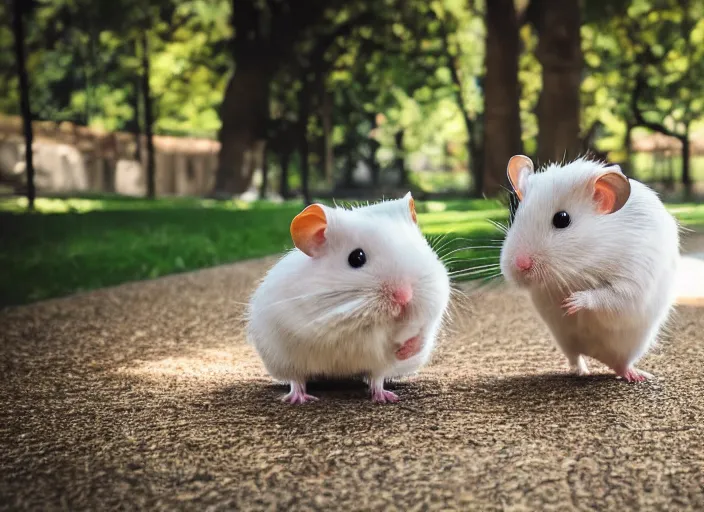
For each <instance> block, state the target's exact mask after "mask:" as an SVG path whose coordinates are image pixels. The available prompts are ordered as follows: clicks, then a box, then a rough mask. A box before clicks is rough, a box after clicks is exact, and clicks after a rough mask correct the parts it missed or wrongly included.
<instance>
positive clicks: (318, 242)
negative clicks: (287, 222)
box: [291, 204, 328, 258]
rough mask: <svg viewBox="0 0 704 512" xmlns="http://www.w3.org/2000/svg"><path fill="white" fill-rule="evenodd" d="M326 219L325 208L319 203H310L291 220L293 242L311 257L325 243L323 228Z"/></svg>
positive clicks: (318, 253) (325, 225)
mask: <svg viewBox="0 0 704 512" xmlns="http://www.w3.org/2000/svg"><path fill="white" fill-rule="evenodd" d="M327 227H328V220H327V218H326V217H325V210H323V207H322V206H321V205H319V204H312V205H310V206H308V207H307V208H306V209H305V210H303V211H302V212H301V213H299V214H298V215H296V217H294V219H293V221H291V238H292V239H293V244H294V245H295V246H296V247H297V248H298V249H300V250H301V252H303V253H305V254H307V255H308V256H310V257H311V258H314V257H316V256H318V255H320V252H321V249H322V246H323V244H324V243H325V229H326V228H327Z"/></svg>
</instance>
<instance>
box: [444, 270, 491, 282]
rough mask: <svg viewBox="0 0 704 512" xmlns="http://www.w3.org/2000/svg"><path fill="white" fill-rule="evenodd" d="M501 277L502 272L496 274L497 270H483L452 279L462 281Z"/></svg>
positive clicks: (458, 275) (457, 275)
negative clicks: (473, 278) (464, 279)
mask: <svg viewBox="0 0 704 512" xmlns="http://www.w3.org/2000/svg"><path fill="white" fill-rule="evenodd" d="M487 274H488V275H487ZM499 275H501V273H500V272H496V270H495V269H483V270H476V271H473V272H465V273H462V274H456V275H453V276H452V279H455V280H456V279H461V278H463V277H475V278H480V277H481V278H494V277H497V276H499Z"/></svg>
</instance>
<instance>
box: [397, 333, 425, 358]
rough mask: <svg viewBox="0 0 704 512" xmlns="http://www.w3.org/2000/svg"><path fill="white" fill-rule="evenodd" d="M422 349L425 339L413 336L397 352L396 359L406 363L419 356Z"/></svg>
mask: <svg viewBox="0 0 704 512" xmlns="http://www.w3.org/2000/svg"><path fill="white" fill-rule="evenodd" d="M422 348H423V339H422V338H421V337H420V336H413V337H412V338H409V339H407V340H406V341H404V342H403V345H401V348H399V349H397V350H396V358H397V359H399V360H400V361H405V360H406V359H410V358H411V357H413V356H415V355H416V354H418V353H419V352H420V350H421V349H422Z"/></svg>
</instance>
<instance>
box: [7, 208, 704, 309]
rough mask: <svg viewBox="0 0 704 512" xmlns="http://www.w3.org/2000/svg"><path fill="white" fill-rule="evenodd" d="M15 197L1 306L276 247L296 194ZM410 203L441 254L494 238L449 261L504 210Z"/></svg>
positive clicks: (703, 213)
mask: <svg viewBox="0 0 704 512" xmlns="http://www.w3.org/2000/svg"><path fill="white" fill-rule="evenodd" d="M24 206H25V203H24V200H22V199H16V198H13V199H4V200H0V247H2V250H1V251H0V268H2V272H1V273H0V307H6V306H8V305H14V304H23V303H27V302H32V301H36V300H41V299H46V298H50V297H58V296H63V295H67V294H70V293H73V292H77V291H82V290H91V289H95V288H100V287H104V286H110V285H115V284H119V283H123V282H127V281H134V280H140V279H149V278H154V277H158V276H163V275H167V274H172V273H175V272H182V271H187V270H194V269H198V268H204V267H209V266H213V265H218V264H222V263H229V262H233V261H238V260H243V259H247V258H255V257H260V256H265V255H269V254H276V253H281V252H282V251H284V250H286V249H287V248H290V247H291V241H290V236H289V224H290V221H291V219H292V218H293V217H294V216H295V215H296V214H297V213H298V212H299V211H300V210H301V208H302V203H300V202H287V203H283V204H273V203H266V202H264V203H260V202H255V203H251V204H249V203H242V202H232V201H228V202H220V201H210V200H201V199H182V198H178V199H159V200H157V201H146V200H142V199H129V198H123V197H102V198H101V197H92V198H90V197H83V198H76V199H67V200H63V199H47V198H41V199H39V200H38V201H37V212H36V213H31V214H28V213H25V212H24ZM669 208H670V210H671V211H672V212H673V213H674V214H675V215H677V216H678V217H679V218H680V219H681V220H682V222H683V224H684V225H686V226H695V227H696V226H704V205H696V204H676V205H670V206H669ZM417 210H418V218H419V223H420V225H421V226H422V227H423V230H424V232H425V233H426V235H427V236H428V238H429V239H431V240H432V241H433V242H434V243H436V244H437V245H438V247H440V246H443V245H444V248H443V249H442V250H441V251H440V252H441V254H445V255H447V254H448V253H450V252H451V251H454V250H456V249H459V248H461V247H466V246H482V247H483V246H486V245H493V246H495V248H491V249H475V250H467V251H457V252H456V253H453V254H451V255H449V256H448V258H449V259H450V261H451V262H452V265H451V267H452V270H460V269H464V268H467V267H468V265H470V266H479V265H481V264H482V263H487V260H486V258H495V257H496V256H497V255H498V242H490V241H489V240H498V239H499V238H500V236H499V232H498V231H497V230H496V228H494V227H493V226H492V225H491V224H490V223H489V222H488V219H491V220H497V221H502V220H505V218H506V215H507V212H506V208H505V207H503V206H502V205H501V204H500V203H499V202H497V201H490V200H457V201H429V202H419V203H418V204H417ZM478 258H484V260H483V261H482V260H480V259H478ZM468 260H471V261H474V262H475V263H472V264H470V263H467V261H468ZM476 262H479V263H476ZM491 272H493V269H486V271H481V272H476V273H472V274H471V275H469V276H467V277H472V278H475V277H484V276H486V275H487V274H489V273H491Z"/></svg>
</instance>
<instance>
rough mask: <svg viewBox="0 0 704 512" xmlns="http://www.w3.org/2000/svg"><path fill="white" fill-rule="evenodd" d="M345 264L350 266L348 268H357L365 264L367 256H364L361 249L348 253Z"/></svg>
mask: <svg viewBox="0 0 704 512" xmlns="http://www.w3.org/2000/svg"><path fill="white" fill-rule="evenodd" d="M347 262H348V263H349V264H350V267H352V268H359V267H361V266H363V265H364V264H365V263H366V262H367V255H366V254H364V251H363V250H362V249H355V250H354V251H352V252H351V253H350V255H349V257H348V258H347Z"/></svg>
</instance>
